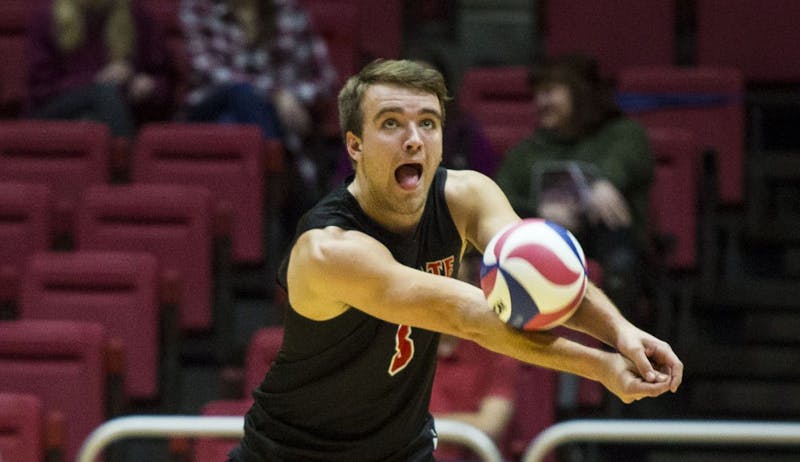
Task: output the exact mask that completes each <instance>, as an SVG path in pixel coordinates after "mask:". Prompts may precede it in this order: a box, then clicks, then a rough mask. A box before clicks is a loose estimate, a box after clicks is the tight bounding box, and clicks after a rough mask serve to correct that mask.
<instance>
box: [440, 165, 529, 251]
mask: <svg viewBox="0 0 800 462" xmlns="http://www.w3.org/2000/svg"><path fill="white" fill-rule="evenodd" d="M445 196H446V197H447V206H448V207H449V208H450V214H451V215H452V216H453V220H454V221H455V223H456V226H457V227H458V228H459V230H460V231H461V233H462V235H463V236H465V237H466V238H467V240H469V241H470V242H471V243H472V244H473V245H475V246H476V247H477V248H478V249H480V250H482V249H483V248H484V245H485V244H486V243H487V242H488V239H489V238H490V237H491V236H492V235H493V233H494V232H495V231H497V230H498V229H500V228H501V227H502V226H504V225H505V224H507V223H510V222H512V221H515V220H518V219H519V217H518V216H517V215H516V213H515V212H514V210H513V208H512V207H511V204H510V203H509V202H508V199H507V198H506V196H505V194H503V192H502V191H501V190H500V187H499V186H497V183H495V182H494V180H492V179H491V178H489V177H488V176H486V175H484V174H482V173H479V172H476V171H472V170H448V173H447V184H446V185H445Z"/></svg>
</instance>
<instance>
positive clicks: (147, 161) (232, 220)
mask: <svg viewBox="0 0 800 462" xmlns="http://www.w3.org/2000/svg"><path fill="white" fill-rule="evenodd" d="M120 149H121V148H119V147H117V148H115V143H114V142H113V140H112V137H111V136H110V134H109V130H108V128H107V127H106V126H105V125H103V124H100V123H95V122H86V121H81V122H77V121H58V122H54V121H36V120H17V121H11V122H4V123H0V180H4V181H25V182H31V183H42V184H46V185H47V186H49V187H50V188H51V190H52V193H53V200H54V208H55V210H56V211H58V212H59V214H60V217H59V218H60V220H59V221H61V222H62V224H63V221H67V222H68V223H69V221H70V220H72V218H73V217H72V215H73V214H74V209H75V204H76V202H77V201H78V200H79V196H80V194H81V193H82V192H83V191H84V190H85V188H86V187H87V186H89V185H96V184H109V183H111V170H110V164H111V162H112V158H116V159H119V158H120V157H123V158H128V157H129V158H130V160H129V161H125V162H124V163H126V164H129V170H130V174H129V176H130V180H131V181H132V182H134V183H170V184H190V185H199V186H204V187H206V188H208V189H209V190H211V192H212V193H213V196H212V200H213V201H214V211H215V216H217V217H219V218H220V219H221V220H223V221H226V222H227V226H228V227H229V228H230V232H231V234H232V236H231V239H232V258H233V259H234V261H235V262H237V263H248V264H258V263H260V262H262V261H263V259H264V248H263V247H264V246H263V241H264V211H265V210H266V209H267V208H268V207H267V205H266V204H267V201H275V200H276V198H275V197H272V196H275V195H276V194H277V193H278V192H277V191H275V189H276V188H275V186H276V184H270V183H271V182H272V183H278V180H276V178H278V177H279V176H280V174H281V171H282V165H283V149H282V146H281V144H280V143H279V142H277V141H268V140H264V139H263V138H262V137H261V134H260V131H259V130H258V129H257V128H256V127H254V126H249V125H218V124H188V123H161V124H152V125H148V126H146V127H144V128H143V130H142V131H141V132H140V134H139V136H138V137H137V139H136V140H135V143H134V145H133V146H132V148H131V150H130V152H125V153H120V152H119V150H120ZM115 162H119V160H116V161H115ZM268 191H271V192H272V196H270V197H265V196H266V194H267V192H268Z"/></svg>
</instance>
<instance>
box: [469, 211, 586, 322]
mask: <svg viewBox="0 0 800 462" xmlns="http://www.w3.org/2000/svg"><path fill="white" fill-rule="evenodd" d="M587 283H588V282H587V272H586V257H585V256H584V254H583V249H581V246H580V244H579V243H578V240H577V239H575V236H573V235H572V233H570V232H569V231H568V230H566V229H564V228H563V227H561V226H559V225H557V224H555V223H553V222H551V221H547V220H543V219H540V218H526V219H524V220H521V221H519V222H516V223H513V224H511V225H508V226H506V227H505V228H504V229H502V230H500V231H499V232H498V233H497V234H496V235H495V236H494V237H493V238H492V239H491V240H490V241H489V245H487V246H486V250H485V251H484V253H483V259H482V261H481V272H480V284H481V289H483V293H484V295H485V296H486V299H487V301H488V302H489V306H490V307H491V308H492V309H493V310H494V311H495V313H497V315H498V316H499V317H500V319H502V320H503V321H504V322H506V323H508V324H509V325H511V326H514V327H516V328H518V329H522V330H546V329H551V328H553V327H556V326H558V325H560V324H563V323H564V322H565V321H566V320H567V319H569V317H570V316H572V314H573V313H574V312H575V310H576V309H577V308H578V305H580V302H581V300H582V299H583V295H584V294H585V293H586V285H587Z"/></svg>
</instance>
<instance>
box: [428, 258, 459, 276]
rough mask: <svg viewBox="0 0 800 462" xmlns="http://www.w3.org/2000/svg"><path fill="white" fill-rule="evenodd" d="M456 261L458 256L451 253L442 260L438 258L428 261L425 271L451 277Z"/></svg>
mask: <svg viewBox="0 0 800 462" xmlns="http://www.w3.org/2000/svg"><path fill="white" fill-rule="evenodd" d="M455 262H456V257H454V256H452V255H451V256H449V257H447V258H443V259H441V260H436V261H431V262H428V263H426V264H425V271H427V272H429V273H431V274H435V275H437V276H447V277H450V276H452V275H453V266H454V265H455Z"/></svg>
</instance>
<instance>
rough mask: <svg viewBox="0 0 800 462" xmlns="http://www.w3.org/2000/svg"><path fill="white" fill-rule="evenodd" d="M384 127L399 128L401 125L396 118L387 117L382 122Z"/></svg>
mask: <svg viewBox="0 0 800 462" xmlns="http://www.w3.org/2000/svg"><path fill="white" fill-rule="evenodd" d="M381 125H382V126H383V127H384V128H397V127H399V126H400V123H399V122H398V121H397V120H395V119H386V120H384V121H383V124H381Z"/></svg>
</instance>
